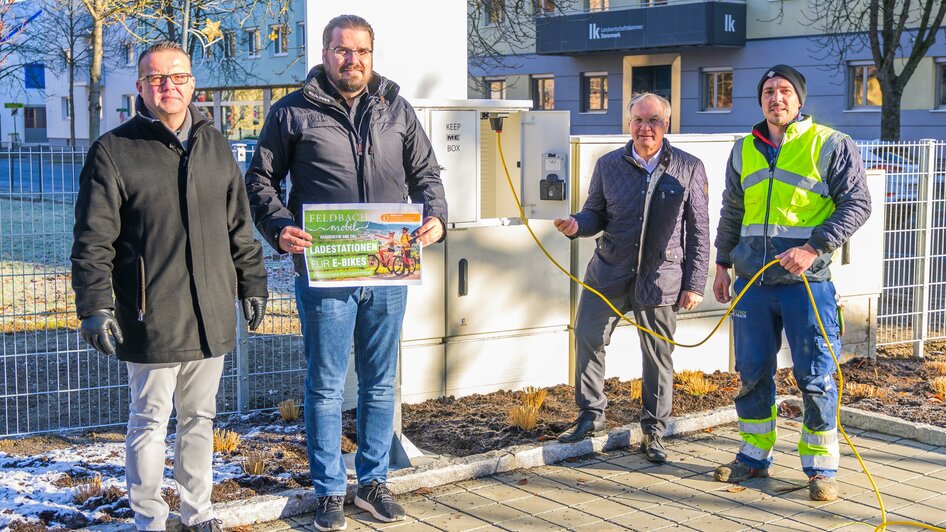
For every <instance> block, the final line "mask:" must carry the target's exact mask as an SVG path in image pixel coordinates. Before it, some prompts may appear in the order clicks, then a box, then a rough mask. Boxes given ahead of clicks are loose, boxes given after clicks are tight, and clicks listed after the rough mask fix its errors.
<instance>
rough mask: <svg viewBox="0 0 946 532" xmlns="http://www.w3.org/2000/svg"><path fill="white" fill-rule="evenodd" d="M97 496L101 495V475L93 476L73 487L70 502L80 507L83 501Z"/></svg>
mask: <svg viewBox="0 0 946 532" xmlns="http://www.w3.org/2000/svg"><path fill="white" fill-rule="evenodd" d="M99 495H102V475H95V476H94V477H89V478H87V479H85V480H84V481H83V482H80V483H77V484H76V485H75V487H74V488H73V491H72V501H73V502H75V503H76V504H78V505H80V506H81V505H82V504H84V503H85V501H87V500H89V499H91V498H92V497H98V496H99Z"/></svg>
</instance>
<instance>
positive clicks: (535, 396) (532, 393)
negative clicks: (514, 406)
mask: <svg viewBox="0 0 946 532" xmlns="http://www.w3.org/2000/svg"><path fill="white" fill-rule="evenodd" d="M548 393H549V392H548V391H547V390H545V389H544V388H538V389H537V388H535V387H533V386H526V387H525V388H523V389H522V405H523V406H525V407H528V408H531V409H533V410H535V411H536V412H538V411H539V409H540V408H542V403H544V402H545V397H546V396H547V395H548Z"/></svg>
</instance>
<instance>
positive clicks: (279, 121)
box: [245, 107, 295, 252]
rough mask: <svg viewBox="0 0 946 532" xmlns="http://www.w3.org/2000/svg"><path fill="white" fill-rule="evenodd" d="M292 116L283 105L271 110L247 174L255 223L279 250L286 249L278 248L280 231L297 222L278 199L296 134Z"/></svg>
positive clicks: (251, 209)
mask: <svg viewBox="0 0 946 532" xmlns="http://www.w3.org/2000/svg"><path fill="white" fill-rule="evenodd" d="M289 119H290V117H289V115H288V113H286V112H285V109H284V108H282V107H276V108H274V109H272V110H271V111H270V113H269V116H267V117H266V121H265V122H264V123H263V129H262V130H261V131H260V135H259V141H258V142H257V144H256V152H255V153H253V160H252V161H251V162H250V168H249V170H247V171H246V177H245V185H246V194H247V196H248V198H249V202H250V211H251V212H252V214H253V220H255V221H256V227H257V228H258V229H259V232H260V234H262V235H263V238H265V239H266V241H267V242H269V245H271V246H272V247H273V249H275V250H276V251H278V252H284V250H282V249H280V248H279V233H280V231H282V229H283V228H284V227H286V226H289V225H294V224H295V220H294V219H293V217H292V213H291V212H290V211H289V209H288V208H286V206H285V205H283V202H282V200H281V199H279V193H280V191H281V185H282V182H283V180H284V179H285V178H286V175H287V174H288V173H289V164H290V161H291V160H292V141H293V138H292V135H291V134H290V132H289V126H290V124H289Z"/></svg>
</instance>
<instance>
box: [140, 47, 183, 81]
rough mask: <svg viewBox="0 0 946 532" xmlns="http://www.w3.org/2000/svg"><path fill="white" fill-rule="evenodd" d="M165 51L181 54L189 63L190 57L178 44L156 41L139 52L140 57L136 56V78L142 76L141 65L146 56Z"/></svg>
mask: <svg viewBox="0 0 946 532" xmlns="http://www.w3.org/2000/svg"><path fill="white" fill-rule="evenodd" d="M167 50H171V51H173V52H178V53H180V54H183V55H184V57H186V58H187V62H188V63H190V60H191V56H190V55H188V53H187V51H186V50H184V48H183V47H182V46H181V45H180V44H179V43H177V42H174V41H158V42H156V43H154V44H152V45H151V46H149V47H148V48H147V49H145V51H143V52H141V55H139V56H138V76H139V77H140V76H141V74H142V72H141V63H142V62H143V61H144V59H145V57H147V56H148V54H153V53H155V52H164V51H167Z"/></svg>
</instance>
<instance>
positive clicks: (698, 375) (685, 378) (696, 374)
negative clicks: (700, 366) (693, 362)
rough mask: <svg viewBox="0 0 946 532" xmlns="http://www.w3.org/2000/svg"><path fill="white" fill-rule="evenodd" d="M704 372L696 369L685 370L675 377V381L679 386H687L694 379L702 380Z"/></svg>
mask: <svg viewBox="0 0 946 532" xmlns="http://www.w3.org/2000/svg"><path fill="white" fill-rule="evenodd" d="M702 378H703V372H702V371H699V370H694V369H685V370H683V371H681V372H680V373H677V374H675V375H674V376H673V380H675V381H677V383H679V384H686V383H687V382H690V381H692V380H694V379H702Z"/></svg>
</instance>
